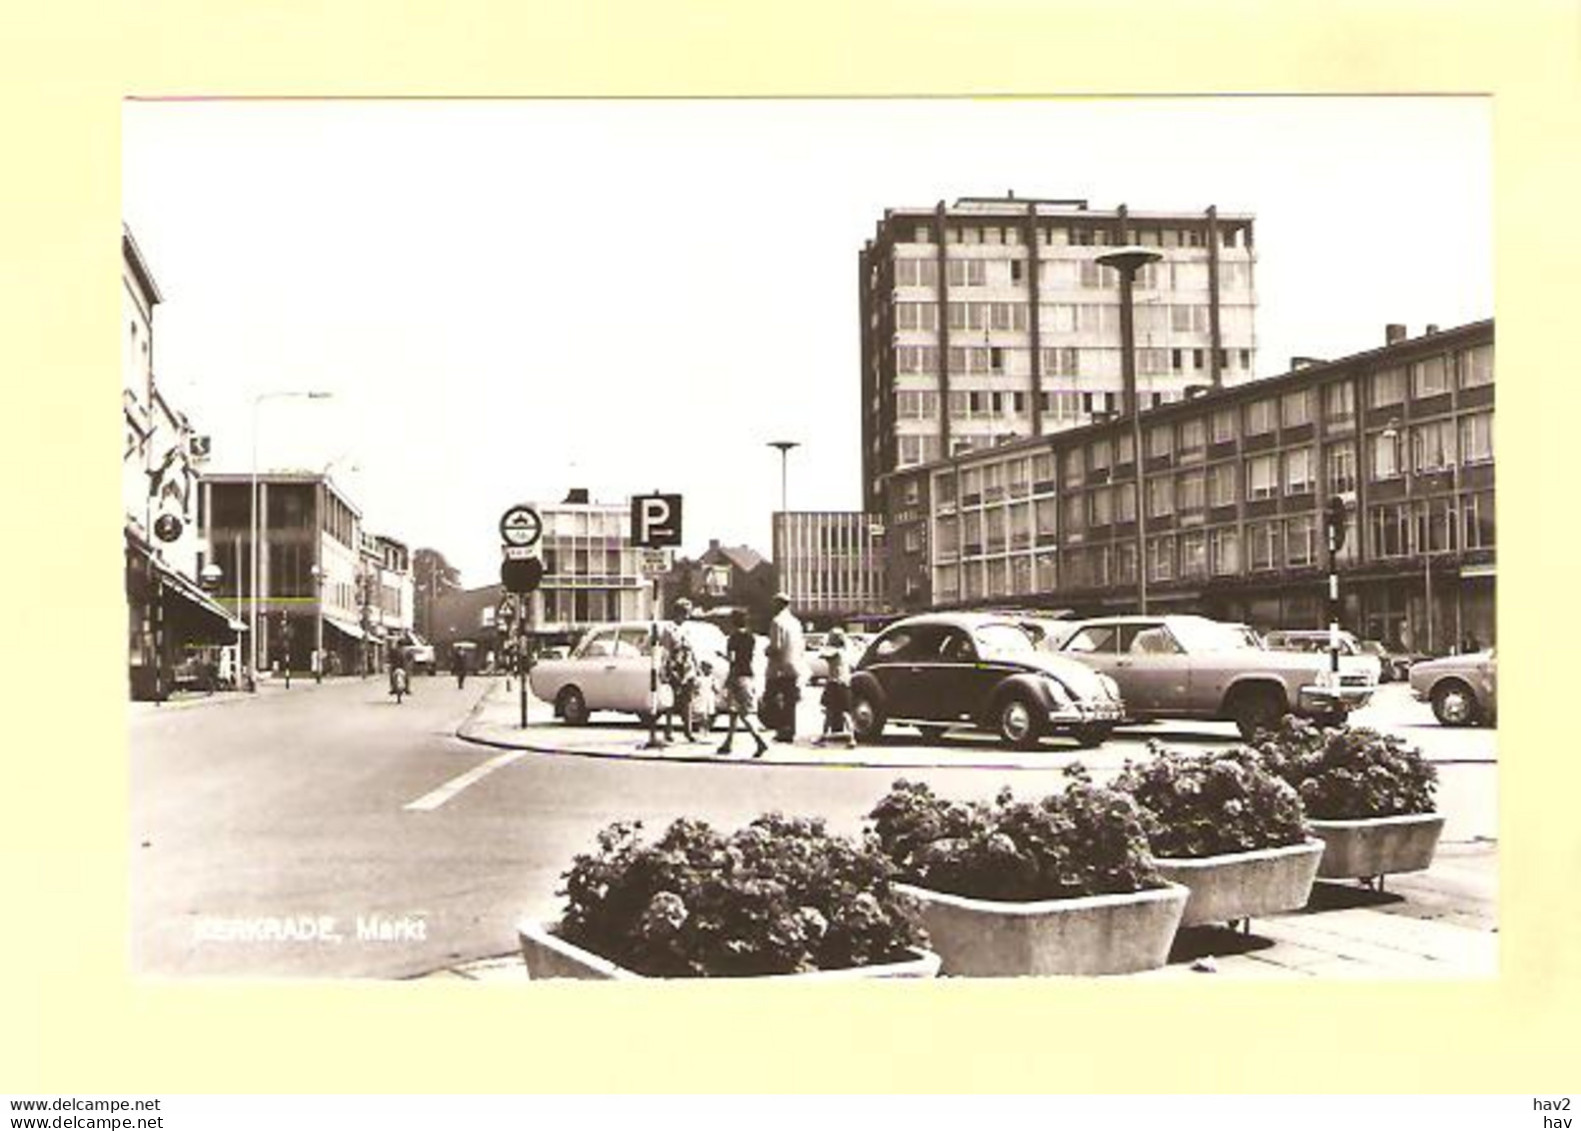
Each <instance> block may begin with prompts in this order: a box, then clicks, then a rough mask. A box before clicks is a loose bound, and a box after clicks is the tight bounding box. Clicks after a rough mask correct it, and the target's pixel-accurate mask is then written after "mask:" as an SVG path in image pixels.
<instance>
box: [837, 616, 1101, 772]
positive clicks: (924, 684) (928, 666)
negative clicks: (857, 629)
mask: <svg viewBox="0 0 1581 1131" xmlns="http://www.w3.org/2000/svg"><path fill="white" fill-rule="evenodd" d="M1124 717H1125V706H1124V704H1123V703H1122V702H1121V701H1120V695H1119V691H1118V689H1117V688H1116V687H1115V684H1114V681H1113V680H1111V679H1109V678H1107V677H1106V676H1102V675H1100V674H1099V673H1097V672H1094V671H1092V670H1091V669H1089V668H1087V667H1085V666H1084V665H1082V664H1080V663H1076V662H1074V661H1072V660H1069V659H1067V658H1064V657H1061V656H1055V655H1051V654H1049V653H1047V652H1043V651H1039V650H1038V649H1037V648H1036V647H1035V646H1034V645H1033V643H1032V639H1031V638H1030V637H1029V636H1028V635H1027V634H1026V632H1025V631H1024V630H1023V629H1022V628H1020V627H1019V626H1018V625H1017V624H1015V623H1014V622H1013V621H1010V620H1006V619H1004V618H1003V617H998V616H993V615H988V614H973V613H929V614H924V615H921V616H914V617H907V618H906V619H904V620H901V621H898V622H896V623H895V624H892V625H890V626H889V627H888V628H887V629H885V630H884V631H883V633H882V634H880V635H879V636H878V637H877V639H875V640H874V641H873V643H872V644H870V645H868V649H867V652H866V653H865V654H864V655H863V656H862V659H861V662H860V663H858V664H857V667H856V671H855V673H854V674H853V675H852V677H851V718H852V723H853V725H854V726H855V729H856V736H857V738H858V739H860V740H862V741H864V742H871V741H873V740H874V739H876V738H878V736H879V735H880V734H882V733H883V730H884V727H885V726H886V725H887V724H888V723H900V724H902V725H906V726H914V727H916V728H917V729H918V730H919V731H921V732H922V735H923V737H924V738H928V739H936V738H938V737H939V736H940V735H942V734H944V733H945V732H946V731H950V730H956V729H962V728H971V729H981V730H988V731H992V732H993V733H995V734H997V735H998V736H999V737H1000V739H1001V740H1003V741H1004V742H1006V743H1008V744H1010V745H1012V746H1018V747H1022V748H1030V747H1034V746H1036V745H1037V743H1038V740H1039V739H1040V738H1041V737H1042V736H1043V735H1045V734H1048V733H1051V732H1064V733H1067V734H1069V735H1071V736H1072V737H1073V738H1075V740H1076V741H1077V743H1079V744H1080V745H1082V746H1096V745H1098V744H1099V743H1101V742H1102V741H1103V740H1104V739H1105V738H1107V737H1108V736H1109V733H1110V732H1111V731H1112V730H1113V729H1114V726H1115V724H1116V723H1117V722H1119V721H1120V720H1121V719H1122V718H1124Z"/></svg>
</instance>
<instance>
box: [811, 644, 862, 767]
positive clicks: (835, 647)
mask: <svg viewBox="0 0 1581 1131" xmlns="http://www.w3.org/2000/svg"><path fill="white" fill-rule="evenodd" d="M846 646H847V641H846V638H845V633H844V632H842V631H841V630H840V629H838V628H833V629H830V630H829V635H828V636H827V637H826V638H825V639H824V648H823V658H824V661H825V663H826V664H827V665H828V668H829V675H828V678H827V679H825V680H824V684H823V698H822V700H821V703H822V705H823V734H822V736H821V737H820V738H819V739H818V744H819V745H820V746H823V745H827V744H828V743H831V742H843V743H844V744H845V745H846V746H855V745H856V734H855V732H854V731H853V729H852V727H851V660H850V657H848V656H847V655H846V654H845V650H846Z"/></svg>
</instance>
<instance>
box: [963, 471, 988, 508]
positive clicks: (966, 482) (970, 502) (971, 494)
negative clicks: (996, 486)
mask: <svg viewBox="0 0 1581 1131" xmlns="http://www.w3.org/2000/svg"><path fill="white" fill-rule="evenodd" d="M982 501H983V469H982V468H980V467H968V468H967V469H966V470H964V471H962V472H961V503H962V504H963V505H964V506H968V507H974V506H977V505H978V504H979V503H981V502H982Z"/></svg>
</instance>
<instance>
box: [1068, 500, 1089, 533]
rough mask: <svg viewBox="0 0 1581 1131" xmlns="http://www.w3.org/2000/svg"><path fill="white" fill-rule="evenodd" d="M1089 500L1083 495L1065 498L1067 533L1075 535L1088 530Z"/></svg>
mask: <svg viewBox="0 0 1581 1131" xmlns="http://www.w3.org/2000/svg"><path fill="white" fill-rule="evenodd" d="M1086 504H1087V500H1086V499H1085V498H1084V497H1083V496H1081V495H1067V496H1065V531H1066V533H1067V534H1074V533H1076V532H1078V531H1082V530H1086V529H1087V505H1086Z"/></svg>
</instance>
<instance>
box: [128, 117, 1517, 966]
mask: <svg viewBox="0 0 1581 1131" xmlns="http://www.w3.org/2000/svg"><path fill="white" fill-rule="evenodd" d="M1492 123H1493V107H1492V104H1491V100H1490V99H1488V98H1486V97H1478V96H1470V95H1467V96H1436V97H1414V96H1392V97H1363V96H1344V97H1340V96H1321V97H1320V96H1305V97H1272V96H1256V97H1252V96H1239V97H1229V96H1218V97H1215V96H1194V97H1163V96H1157V97H1134V98H1119V97H1112V98H1097V97H1094V98H1056V97H1050V98H1030V97H1028V98H981V99H968V98H870V99H845V98H809V99H796V98H741V99H735V98H699V99H685V98H651V99H630V100H628V99H621V98H588V99H575V98H563V99H550V98H542V99H529V98H523V99H512V98H498V99H467V98H444V99H400V98H388V99H385V98H368V99H355V100H335V99H312V98H279V99H274V98H264V97H260V98H237V99H227V98H211V99H203V98H199V99H177V98H172V99H161V98H134V99H130V100H128V101H126V102H125V103H124V105H123V107H122V112H121V146H122V152H121V173H122V181H121V185H120V196H121V211H122V230H121V251H122V256H121V272H122V283H123V287H122V326H121V328H120V330H121V335H120V336H121V345H122V371H123V378H124V380H123V392H122V409H123V437H124V442H123V447H122V494H123V501H124V511H125V516H124V518H125V541H124V546H125V593H126V616H127V622H126V623H127V635H126V647H127V663H126V698H127V704H126V717H127V734H128V756H129V767H128V791H129V793H128V800H129V811H128V813H127V832H126V836H127V841H128V843H127V852H128V855H129V860H130V865H129V871H128V875H127V885H128V896H129V900H128V902H129V908H130V910H129V931H130V937H129V940H128V946H127V948H126V961H127V967H128V971H129V973H130V974H132V975H133V976H137V977H157V978H161V979H200V978H201V979H216V978H218V979H303V978H306V979H318V980H336V979H346V980H351V979H359V980H367V979H372V980H380V981H422V982H430V981H436V980H437V981H443V982H468V983H494V984H498V985H514V984H518V983H522V982H529V981H534V982H535V981H541V980H546V979H644V978H648V979H652V978H663V979H682V978H738V979H739V978H767V979H784V978H790V979H805V980H810V981H815V982H827V981H831V980H834V981H848V980H854V979H867V978H882V979H932V978H1017V977H1036V978H1061V977H1064V978H1073V977H1074V978H1105V979H1132V978H1144V979H1150V980H1164V981H1170V980H1177V981H1178V980H1185V981H1191V982H1196V983H1199V984H1201V983H1207V984H1210V985H1211V984H1213V983H1214V982H1216V981H1217V982H1223V981H1225V980H1230V981H1243V980H1249V979H1281V980H1286V981H1295V982H1300V981H1304V980H1306V981H1309V980H1311V979H1374V980H1412V981H1419V980H1426V979H1465V980H1486V979H1493V978H1496V977H1497V976H1498V974H1499V945H1498V940H1499V936H1498V926H1499V913H1498V912H1499V882H1498V877H1499V826H1498V813H1499V804H1498V803H1499V764H1498V763H1499V758H1498V753H1499V752H1498V740H1497V736H1498V730H1497V724H1498V682H1497V644H1498V621H1497V616H1496V576H1497V571H1496V565H1497V541H1496V536H1495V532H1496V521H1495V507H1494V498H1495V488H1496V484H1495V474H1494V447H1495V443H1494V439H1495V431H1496V429H1495V426H1494V421H1495V415H1494V404H1495V392H1494V388H1495V380H1494V377H1495V343H1494V254H1493V249H1494V230H1493V177H1492V168H1493V129H1492ZM1512 333H1513V326H1512ZM1511 341H1513V339H1511ZM1512 348H1513V346H1512ZM104 409H105V411H106V412H108V411H110V410H109V408H108V406H104ZM1508 470H1510V471H1511V473H1512V474H1513V470H1514V469H1513V468H1512V469H1508ZM112 532H113V531H112ZM1511 631H1514V629H1513V628H1512V629H1511ZM1512 702H1513V701H1512ZM624 992H628V993H629V992H630V991H624Z"/></svg>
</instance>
